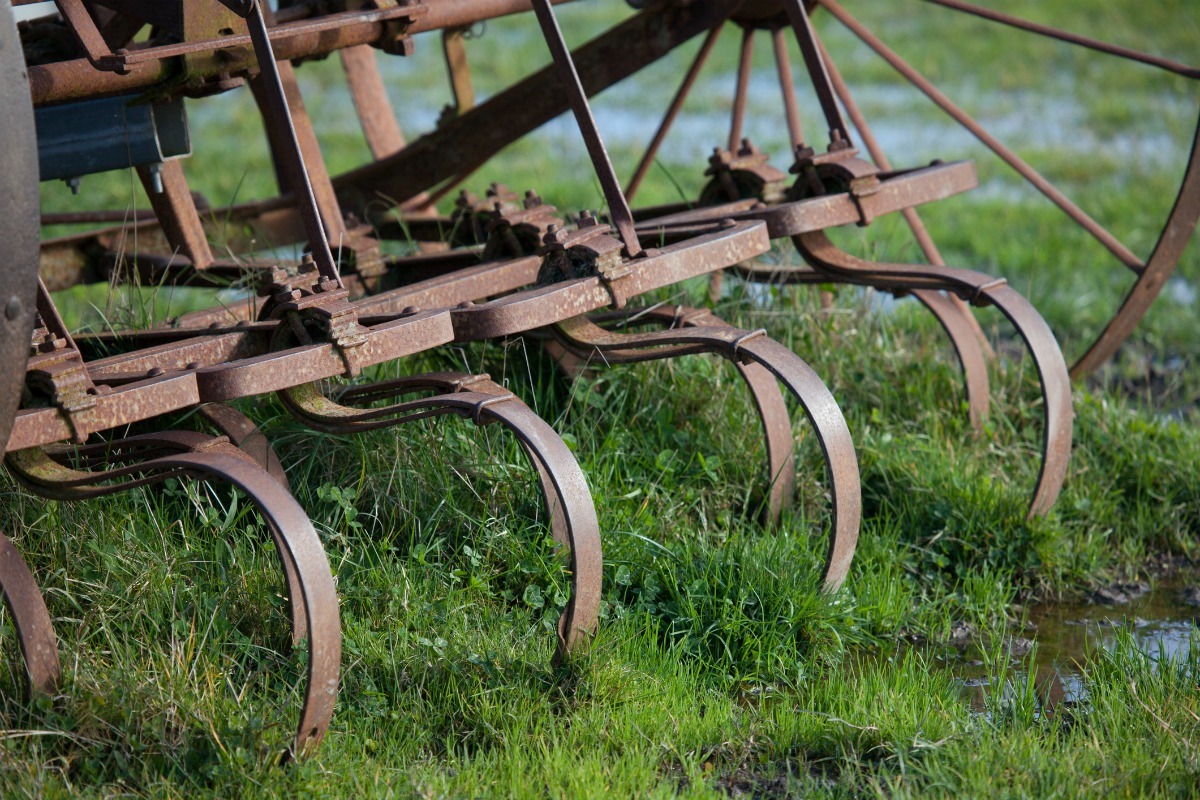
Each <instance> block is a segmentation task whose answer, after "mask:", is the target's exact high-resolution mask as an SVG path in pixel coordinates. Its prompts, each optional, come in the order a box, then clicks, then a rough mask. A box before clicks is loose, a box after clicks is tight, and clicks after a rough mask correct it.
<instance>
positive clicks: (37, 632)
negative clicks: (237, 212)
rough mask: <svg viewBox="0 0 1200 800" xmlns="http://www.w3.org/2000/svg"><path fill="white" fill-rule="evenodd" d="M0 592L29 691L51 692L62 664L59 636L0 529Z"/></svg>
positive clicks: (23, 565)
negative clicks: (10, 621)
mask: <svg viewBox="0 0 1200 800" xmlns="http://www.w3.org/2000/svg"><path fill="white" fill-rule="evenodd" d="M0 594H3V596H4V604H5V606H7V607H8V613H9V614H10V615H11V616H12V621H13V627H14V628H15V629H16V633H17V641H18V642H19V643H20V645H21V658H22V660H23V661H24V662H25V675H26V678H27V679H28V681H29V690H30V692H35V693H38V694H53V693H54V691H55V689H57V688H58V681H59V678H60V677H61V676H62V667H61V665H60V664H59V659H58V639H57V637H56V636H55V635H54V624H53V623H52V622H51V621H50V612H49V611H48V610H47V609H46V601H45V600H44V599H43V598H42V593H41V591H39V590H38V586H37V582H36V581H35V580H34V578H33V573H31V572H30V571H29V565H28V564H26V563H25V559H23V558H21V554H20V552H18V550H17V548H16V547H14V546H13V543H12V542H11V541H10V540H9V539H8V537H7V536H5V535H4V534H2V533H0Z"/></svg>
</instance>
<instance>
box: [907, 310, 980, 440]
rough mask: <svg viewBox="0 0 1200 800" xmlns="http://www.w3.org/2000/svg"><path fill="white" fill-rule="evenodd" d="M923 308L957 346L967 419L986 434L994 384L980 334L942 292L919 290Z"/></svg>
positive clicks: (976, 428)
mask: <svg viewBox="0 0 1200 800" xmlns="http://www.w3.org/2000/svg"><path fill="white" fill-rule="evenodd" d="M912 295H913V297H915V298H916V299H917V301H918V302H920V303H921V305H923V306H925V308H927V309H929V311H930V313H932V314H933V316H934V317H935V318H936V319H937V321H938V323H939V324H940V325H941V326H942V330H943V331H945V332H946V335H947V336H949V337H950V343H951V344H952V345H954V353H955V355H957V356H958V365H959V367H960V368H961V369H962V376H963V390H964V391H965V392H966V396H967V418H968V419H969V420H970V422H971V428H972V430H974V431H975V433H982V432H983V423H984V420H986V419H987V416H988V410H989V406H990V405H991V385H990V383H989V381H988V371H987V356H986V354H985V353H984V351H983V346H982V345H981V344H980V341H979V333H978V331H977V330H976V325H975V324H974V323H973V321H974V317H971V316H970V315H969V314H968V313H967V311H966V310H965V309H964V307H963V306H962V305H960V304H959V303H955V302H954V300H953V299H952V298H950V297H947V296H946V295H944V294H942V293H941V292H937V291H933V290H931V289H918V290H917V291H914V292H913V293H912Z"/></svg>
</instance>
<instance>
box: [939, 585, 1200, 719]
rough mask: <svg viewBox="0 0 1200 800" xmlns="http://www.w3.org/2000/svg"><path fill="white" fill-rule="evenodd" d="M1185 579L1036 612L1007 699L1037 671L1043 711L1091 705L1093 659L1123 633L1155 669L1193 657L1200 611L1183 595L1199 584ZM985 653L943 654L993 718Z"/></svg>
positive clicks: (1014, 651)
mask: <svg viewBox="0 0 1200 800" xmlns="http://www.w3.org/2000/svg"><path fill="white" fill-rule="evenodd" d="M1194 583H1195V580H1194V576H1193V580H1192V581H1187V580H1182V579H1179V578H1176V579H1173V580H1170V581H1165V582H1162V583H1160V584H1159V585H1157V586H1156V587H1155V588H1154V589H1153V591H1147V592H1145V594H1142V595H1141V596H1140V597H1136V598H1134V599H1132V600H1130V601H1129V602H1127V603H1122V604H1120V605H1107V604H1103V603H1046V604H1039V605H1035V606H1031V607H1030V608H1029V609H1028V620H1029V623H1030V625H1029V627H1028V628H1027V630H1025V631H1023V632H1020V633H1018V634H1017V636H1018V637H1021V638H1018V639H1016V640H1015V641H1016V646H1013V647H1012V648H1010V651H1009V652H1010V655H1009V666H1010V667H1013V668H1014V670H1013V672H1012V673H1010V674H1011V677H1010V678H1009V679H1008V680H1009V682H1010V684H1009V686H1006V687H1005V689H1004V693H1005V694H1006V695H1007V694H1009V693H1011V692H1012V691H1013V689H1012V688H1011V687H1012V685H1014V684H1015V683H1018V682H1021V681H1024V680H1026V679H1027V678H1028V675H1029V673H1028V671H1027V668H1032V669H1033V671H1034V682H1035V684H1036V687H1037V693H1038V697H1039V699H1040V701H1041V703H1042V708H1043V709H1044V711H1046V712H1050V711H1052V710H1053V709H1054V708H1056V707H1058V706H1059V705H1064V704H1065V705H1066V706H1068V707H1071V706H1079V705H1081V704H1085V703H1086V701H1087V687H1086V685H1085V683H1084V681H1083V679H1082V670H1083V669H1084V667H1085V666H1086V665H1087V663H1088V660H1089V654H1091V653H1094V652H1096V650H1097V648H1104V649H1111V648H1113V647H1114V646H1115V644H1116V638H1117V634H1118V632H1125V633H1127V634H1128V635H1129V637H1130V639H1131V640H1132V642H1133V645H1134V646H1135V647H1136V648H1137V649H1138V650H1139V651H1141V652H1142V653H1145V654H1146V655H1147V656H1148V657H1149V658H1150V659H1151V661H1152V662H1153V663H1155V664H1158V663H1160V662H1162V661H1167V660H1177V659H1182V658H1185V657H1186V656H1187V654H1188V650H1189V648H1190V647H1192V646H1193V642H1195V644H1196V645H1200V635H1198V632H1197V627H1196V626H1197V625H1198V624H1200V607H1196V606H1192V605H1188V603H1187V602H1185V600H1184V597H1183V590H1184V589H1185V588H1186V587H1187V586H1189V585H1194ZM1032 642H1036V644H1037V653H1036V656H1035V658H1034V660H1033V661H1032V662H1029V663H1028V664H1026V663H1024V661H1023V658H1022V656H1023V655H1024V654H1025V653H1027V652H1028V650H1029V643H1032ZM981 656H982V654H981V653H980V652H979V650H978V648H977V647H976V646H975V645H971V646H969V647H967V648H966V649H965V650H962V651H958V652H957V653H954V652H953V650H951V651H950V652H949V653H943V654H942V656H941V658H943V659H944V660H945V661H946V664H947V667H948V668H949V669H951V670H952V671H953V672H954V673H955V674H956V675H958V676H960V677H961V678H962V682H963V688H964V691H965V692H966V694H967V698H968V700H969V701H970V703H971V707H972V709H973V710H974V711H976V712H977V713H981V714H986V713H988V712H987V708H986V697H987V695H988V689H989V688H990V686H991V683H990V680H989V678H988V676H987V672H988V670H987V668H986V667H985V665H984V660H983V659H982V657H981Z"/></svg>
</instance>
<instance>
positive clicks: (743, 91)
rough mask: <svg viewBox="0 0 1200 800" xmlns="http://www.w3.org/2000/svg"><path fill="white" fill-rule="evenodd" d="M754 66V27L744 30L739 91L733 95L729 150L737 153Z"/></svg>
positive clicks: (738, 82) (739, 68)
mask: <svg viewBox="0 0 1200 800" xmlns="http://www.w3.org/2000/svg"><path fill="white" fill-rule="evenodd" d="M753 67H754V29H753V28H745V29H744V30H743V31H742V55H741V58H740V59H739V60H738V74H737V92H736V93H735V94H734V96H733V117H732V119H731V120H730V122H729V152H731V153H736V152H737V149H738V145H739V144H741V142H742V122H743V120H744V119H745V118H746V96H747V95H748V94H749V92H750V70H751V69H752V68H753Z"/></svg>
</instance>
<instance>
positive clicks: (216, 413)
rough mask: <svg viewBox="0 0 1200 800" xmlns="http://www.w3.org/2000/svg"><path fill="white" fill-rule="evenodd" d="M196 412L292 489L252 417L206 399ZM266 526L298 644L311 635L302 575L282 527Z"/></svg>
mask: <svg viewBox="0 0 1200 800" xmlns="http://www.w3.org/2000/svg"><path fill="white" fill-rule="evenodd" d="M197 412H198V413H199V414H200V416H202V417H204V419H206V420H208V421H209V422H210V423H211V424H212V426H213V427H214V428H216V429H217V430H218V431H220V432H221V433H222V434H223V435H225V436H227V437H229V441H230V442H232V443H233V444H234V446H236V447H237V448H238V450H240V451H242V452H243V453H245V454H246V455H248V456H250V458H252V459H254V461H255V463H257V464H258V465H259V466H260V467H262V468H263V469H265V470H266V471H267V474H268V475H270V476H271V477H272V478H274V479H275V480H276V481H278V482H279V485H280V486H282V487H283V488H284V489H287V490H288V491H291V487H290V486H289V484H288V478H287V473H286V472H285V471H284V469H283V463H282V462H280V460H279V455H278V454H277V453H276V452H275V448H274V447H272V446H271V441H270V440H269V439H268V438H267V437H266V436H264V435H263V432H262V431H260V430H259V429H258V426H257V425H255V424H254V423H253V422H252V421H251V420H250V418H249V417H247V416H246V415H245V414H243V413H242V412H240V411H238V410H237V409H236V408H234V407H233V406H231V405H227V404H225V403H205V404H204V405H202V406H200V407H199V408H198V409H197ZM267 527H268V528H269V529H270V531H271V536H272V538H274V539H275V546H276V548H277V549H278V551H279V556H280V559H281V561H282V567H283V573H284V576H285V577H286V578H287V586H288V603H289V607H290V608H291V613H292V643H293V644H299V643H300V641H301V640H302V639H305V638H307V637H308V619H307V617H305V615H304V610H303V608H302V603H301V602H300V598H301V597H302V596H303V595H302V593H301V589H300V575H299V573H298V572H297V570H296V565H295V563H293V562H292V560H291V559H292V557H291V554H290V553H289V551H288V549H287V547H285V546H284V544H283V542H281V541H280V540H279V535H280V534H279V531H277V530H276V529H275V528H274V526H272V525H268V526H267Z"/></svg>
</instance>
